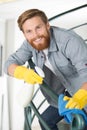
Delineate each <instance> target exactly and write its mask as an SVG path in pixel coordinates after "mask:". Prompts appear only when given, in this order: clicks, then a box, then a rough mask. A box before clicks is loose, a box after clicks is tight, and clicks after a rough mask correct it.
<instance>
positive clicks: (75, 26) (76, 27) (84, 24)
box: [68, 23, 87, 30]
mask: <svg viewBox="0 0 87 130" xmlns="http://www.w3.org/2000/svg"><path fill="white" fill-rule="evenodd" d="M85 25H87V23H83V24H80V25H77V26H74V27H72V28H70V29H68V30H73V29H76V28H79V27H82V26H85Z"/></svg>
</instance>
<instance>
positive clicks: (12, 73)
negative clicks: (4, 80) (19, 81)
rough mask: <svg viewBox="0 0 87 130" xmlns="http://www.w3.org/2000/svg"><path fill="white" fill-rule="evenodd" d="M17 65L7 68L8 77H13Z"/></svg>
mask: <svg viewBox="0 0 87 130" xmlns="http://www.w3.org/2000/svg"><path fill="white" fill-rule="evenodd" d="M17 66H18V65H17V64H11V65H10V66H9V67H8V74H9V75H10V76H14V71H15V69H16V67H17Z"/></svg>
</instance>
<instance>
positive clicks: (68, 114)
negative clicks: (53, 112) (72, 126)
mask: <svg viewBox="0 0 87 130" xmlns="http://www.w3.org/2000/svg"><path fill="white" fill-rule="evenodd" d="M63 98H64V95H63V94H60V95H59V97H58V108H59V114H60V115H61V116H64V119H65V121H66V122H67V123H71V122H72V120H73V114H80V115H82V116H83V118H84V120H85V123H86V124H87V115H86V114H85V112H84V111H83V110H80V109H68V108H65V106H66V103H67V101H64V100H63Z"/></svg>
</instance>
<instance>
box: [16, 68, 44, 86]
mask: <svg viewBox="0 0 87 130" xmlns="http://www.w3.org/2000/svg"><path fill="white" fill-rule="evenodd" d="M14 77H15V78H18V79H24V81H25V82H27V83H30V84H36V83H38V84H42V82H43V78H42V77H40V76H39V75H38V74H37V73H35V71H34V70H33V69H28V68H26V67H24V66H17V67H16V69H15V71H14Z"/></svg>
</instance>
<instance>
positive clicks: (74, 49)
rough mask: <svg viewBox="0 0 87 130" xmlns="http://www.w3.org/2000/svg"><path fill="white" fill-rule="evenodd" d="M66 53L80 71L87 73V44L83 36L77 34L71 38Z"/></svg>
mask: <svg viewBox="0 0 87 130" xmlns="http://www.w3.org/2000/svg"><path fill="white" fill-rule="evenodd" d="M65 53H66V56H67V57H68V58H69V59H70V60H71V63H72V65H74V66H75V68H76V70H77V71H78V73H80V72H86V73H87V44H86V43H85V41H84V40H83V39H82V38H81V37H79V36H77V37H72V38H71V39H69V41H68V43H67V45H66V48H65Z"/></svg>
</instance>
